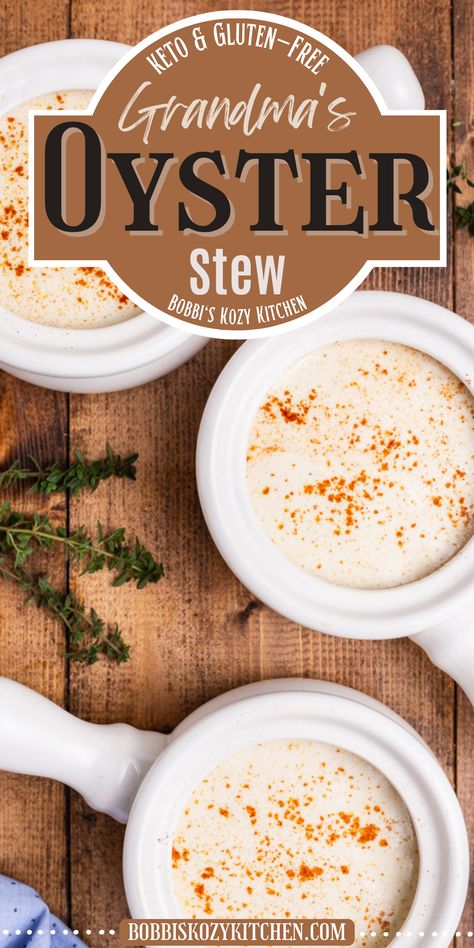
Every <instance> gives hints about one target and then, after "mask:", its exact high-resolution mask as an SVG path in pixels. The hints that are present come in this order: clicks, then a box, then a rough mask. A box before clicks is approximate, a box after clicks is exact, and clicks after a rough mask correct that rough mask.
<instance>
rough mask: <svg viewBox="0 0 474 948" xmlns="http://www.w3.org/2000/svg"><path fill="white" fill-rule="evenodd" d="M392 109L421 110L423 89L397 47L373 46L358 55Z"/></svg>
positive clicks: (423, 98) (423, 103)
mask: <svg viewBox="0 0 474 948" xmlns="http://www.w3.org/2000/svg"><path fill="white" fill-rule="evenodd" d="M355 58H356V60H357V62H358V63H359V65H360V66H362V68H363V69H364V70H365V72H366V73H367V75H368V76H369V77H370V79H372V82H373V83H375V85H376V86H377V89H378V90H379V92H380V94H381V96H382V98H383V99H384V101H385V104H386V106H387V108H389V109H403V110H409V111H412V110H416V111H421V110H422V109H424V107H425V97H424V95H423V89H422V88H421V85H420V83H419V81H418V79H417V77H416V75H415V73H414V71H413V69H412V67H411V66H410V63H409V62H408V59H407V58H406V56H404V55H403V53H402V52H401V51H400V50H399V49H396V47H395V46H372V47H371V48H370V49H366V50H364V52H363V53H359V54H358V55H357V56H356V57H355Z"/></svg>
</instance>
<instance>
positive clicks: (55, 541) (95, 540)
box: [0, 446, 164, 665]
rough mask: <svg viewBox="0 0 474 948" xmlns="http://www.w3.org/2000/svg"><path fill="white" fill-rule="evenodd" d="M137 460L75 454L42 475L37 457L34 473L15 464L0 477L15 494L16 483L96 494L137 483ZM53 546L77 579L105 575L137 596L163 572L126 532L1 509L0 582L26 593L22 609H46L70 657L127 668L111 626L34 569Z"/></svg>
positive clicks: (125, 651)
mask: <svg viewBox="0 0 474 948" xmlns="http://www.w3.org/2000/svg"><path fill="white" fill-rule="evenodd" d="M137 458H138V455H137V454H130V455H128V456H127V457H125V458H122V457H121V456H120V455H119V454H116V453H115V452H114V451H113V450H112V448H110V447H109V446H107V452H106V455H105V457H103V458H99V459H98V460H95V461H89V460H87V459H86V458H85V456H84V455H83V454H82V452H80V451H76V453H75V460H74V462H73V463H72V464H71V465H69V467H64V466H61V465H60V464H59V463H58V462H54V463H52V464H50V465H49V466H47V467H45V468H41V466H40V465H39V464H38V462H37V461H36V460H35V459H34V458H32V459H30V460H31V464H32V467H24V466H22V465H21V463H20V462H19V461H14V462H13V463H12V464H11V465H10V467H9V468H7V469H6V470H4V471H2V472H0V489H3V490H4V491H8V490H14V489H15V488H16V487H17V486H18V485H19V484H20V483H24V482H28V481H30V482H31V483H30V487H29V493H31V494H41V495H46V496H47V495H49V494H54V493H59V492H67V493H69V494H78V493H79V492H80V491H83V490H85V489H89V490H91V491H95V490H96V489H97V487H98V486H99V484H100V483H101V481H105V480H108V479H109V478H110V477H117V478H127V479H129V480H133V481H134V480H135V478H136V468H135V462H136V460H137ZM55 547H56V548H59V549H62V551H63V554H64V556H65V557H66V559H67V560H68V561H69V562H70V563H74V564H75V565H77V566H79V567H80V568H81V574H82V575H83V574H85V573H97V572H99V571H101V570H104V569H106V570H108V571H109V572H110V573H113V574H114V578H113V583H112V585H113V586H123V585H124V584H126V583H133V584H134V585H135V586H136V587H137V589H144V587H145V586H147V585H148V584H149V583H157V582H158V581H159V580H160V579H161V578H162V576H163V575H164V569H163V565H162V564H161V563H160V562H157V561H156V560H155V559H154V557H153V555H152V554H151V553H150V551H149V550H148V549H147V548H146V547H145V546H144V545H143V544H142V542H141V541H140V540H139V539H135V540H133V541H130V540H129V539H128V538H127V535H126V531H125V528H124V527H119V528H118V529H116V530H112V531H110V532H107V531H106V530H105V529H104V528H103V526H102V525H101V524H100V523H98V524H97V528H96V531H95V533H94V535H93V536H92V535H91V533H90V532H89V531H88V530H86V528H85V527H82V526H81V527H79V528H78V529H77V530H75V531H73V532H71V533H70V532H68V530H67V529H66V528H65V527H63V526H61V525H55V524H53V523H52V522H51V520H50V518H49V516H48V515H47V514H43V513H39V512H34V513H32V514H30V513H23V512H20V511H18V510H15V509H14V508H13V507H12V505H11V504H10V502H9V501H4V502H3V503H0V578H1V579H4V580H8V581H10V582H15V583H17V584H18V585H19V586H20V587H21V589H22V590H23V592H25V593H26V597H27V598H26V600H25V602H26V604H28V605H30V604H34V605H36V606H37V607H38V608H40V609H44V610H45V611H46V612H48V613H49V614H50V615H51V616H53V617H54V618H55V619H57V620H58V621H60V622H61V623H62V625H63V626H64V628H65V629H66V631H67V635H68V642H69V649H68V652H67V657H68V658H70V659H72V660H74V661H76V662H81V663H82V664H84V665H93V664H94V663H95V662H96V661H97V660H98V659H99V658H100V656H104V657H106V658H108V659H110V660H111V661H113V662H115V663H116V664H118V665H121V664H122V663H123V662H126V661H128V659H129V657H130V646H129V645H127V643H126V642H125V640H124V638H123V635H122V632H121V630H120V628H119V626H118V625H117V624H116V623H114V624H107V623H106V622H105V621H104V619H102V618H101V617H100V616H99V615H98V613H97V612H96V611H95V609H93V608H88V607H86V605H85V604H84V603H83V602H82V601H81V600H80V599H79V598H78V597H77V596H76V595H75V594H74V593H73V592H71V591H64V592H63V591H61V590H58V589H57V588H56V587H55V586H54V584H53V583H52V582H51V580H50V578H49V576H48V574H47V573H38V574H36V573H35V572H34V571H33V570H32V569H31V565H30V559H31V557H32V556H33V554H35V553H38V552H39V553H41V552H43V553H45V554H47V553H49V552H51V550H53V549H54V548H55Z"/></svg>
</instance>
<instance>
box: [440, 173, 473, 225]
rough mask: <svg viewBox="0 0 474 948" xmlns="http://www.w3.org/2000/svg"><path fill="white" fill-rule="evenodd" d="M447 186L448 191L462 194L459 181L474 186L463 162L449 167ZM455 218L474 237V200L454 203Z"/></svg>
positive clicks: (469, 186) (470, 186)
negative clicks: (461, 203) (465, 202)
mask: <svg viewBox="0 0 474 948" xmlns="http://www.w3.org/2000/svg"><path fill="white" fill-rule="evenodd" d="M446 174H447V178H446V186H447V188H448V191H452V192H453V194H462V193H463V189H462V187H460V185H459V182H461V183H462V184H464V185H467V187H468V188H474V181H472V179H471V178H470V177H469V173H468V171H467V168H466V166H465V165H464V163H463V164H460V165H459V164H454V165H452V166H451V168H448V169H447V172H446ZM454 220H455V222H456V224H457V226H458V227H459V228H460V229H461V230H467V232H468V233H469V235H470V236H471V237H474V201H471V202H470V203H469V204H466V205H464V206H463V205H460V204H455V205H454Z"/></svg>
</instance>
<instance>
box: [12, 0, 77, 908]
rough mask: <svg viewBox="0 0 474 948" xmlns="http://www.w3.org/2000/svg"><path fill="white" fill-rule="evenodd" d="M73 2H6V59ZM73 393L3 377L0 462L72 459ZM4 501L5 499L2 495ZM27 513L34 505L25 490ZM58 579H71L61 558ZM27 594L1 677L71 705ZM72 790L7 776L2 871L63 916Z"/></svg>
mask: <svg viewBox="0 0 474 948" xmlns="http://www.w3.org/2000/svg"><path fill="white" fill-rule="evenodd" d="M68 18H69V11H68V4H67V3H66V2H61V0H59V2H57V0H42V3H41V4H38V3H36V2H35V0H30V2H28V3H22V4H17V3H9V4H1V5H0V55H3V54H5V53H9V52H12V51H13V50H15V49H19V48H21V47H23V46H29V45H31V44H32V43H41V42H45V41H47V40H53V39H61V38H63V37H64V36H66V35H67V29H68ZM67 435H68V415H67V396H64V395H59V394H57V393H53V392H46V391H44V390H40V389H37V388H34V387H33V386H32V385H27V384H25V383H23V382H19V381H18V380H17V379H14V378H13V377H12V376H10V375H6V374H5V373H0V465H1V467H2V468H3V467H4V466H5V465H8V464H9V463H10V462H11V461H12V460H14V458H16V457H20V458H21V459H22V461H23V462H26V460H27V458H28V456H29V455H34V456H35V457H36V458H38V460H39V461H40V462H44V463H47V462H49V461H51V460H52V459H54V458H56V457H57V458H58V459H63V460H65V459H66V457H67ZM1 499H2V500H3V497H2V498H1ZM15 500H16V501H17V502H18V503H19V504H22V505H23V506H22V507H20V509H23V508H26V507H29V508H30V509H32V508H33V505H32V498H28V500H26V498H25V494H24V491H18V494H17V495H16V497H15ZM41 509H42V511H43V512H45V513H46V512H47V511H48V509H49V511H50V512H51V515H54V517H55V520H57V521H58V522H64V521H65V508H64V503H63V501H62V500H60V502H59V503H58V501H57V498H56V499H55V500H54V501H53V502H52V503H51V504H49V505H48V504H47V503H43V504H42V505H41ZM52 575H53V576H54V578H55V580H56V581H57V582H58V583H62V582H63V581H64V579H65V575H66V574H65V567H64V562H63V559H62V556H61V554H59V555H57V556H55V557H54V564H53V570H52ZM24 599H25V594H24V593H22V592H21V591H19V590H17V589H16V588H12V587H10V586H7V585H6V584H4V583H2V585H1V589H0V674H2V675H7V676H9V677H11V678H16V679H17V680H18V681H21V682H23V683H24V684H27V685H29V686H30V687H32V688H36V689H37V690H38V691H40V692H41V693H42V694H45V695H46V696H47V697H48V698H51V699H53V700H54V701H56V702H58V704H61V705H64V703H65V700H66V678H65V662H64V659H63V653H64V648H65V640H64V635H63V632H62V630H61V628H60V627H58V626H57V625H56V624H55V623H54V622H52V621H50V620H48V619H47V618H46V619H45V618H44V616H43V615H42V614H40V613H39V612H38V611H37V610H36V609H35V608H34V607H29V608H28V609H25V608H24V607H23V605H22V603H23V601H24ZM67 796H68V794H67V791H65V789H64V787H62V786H61V785H59V784H53V783H49V782H48V781H45V780H39V779H35V778H28V777H19V776H14V775H11V774H4V773H0V800H1V806H0V872H2V873H4V874H6V875H11V876H13V877H14V878H17V879H21V880H22V881H24V882H27V883H29V884H30V885H32V886H33V887H34V888H36V889H38V890H39V891H40V892H41V893H42V895H43V896H44V898H45V899H47V900H48V902H50V904H51V905H52V906H54V909H55V910H56V911H57V912H60V913H61V914H62V915H63V916H64V917H67V914H68V910H69V866H68V860H69V854H68V849H67V832H66V813H67Z"/></svg>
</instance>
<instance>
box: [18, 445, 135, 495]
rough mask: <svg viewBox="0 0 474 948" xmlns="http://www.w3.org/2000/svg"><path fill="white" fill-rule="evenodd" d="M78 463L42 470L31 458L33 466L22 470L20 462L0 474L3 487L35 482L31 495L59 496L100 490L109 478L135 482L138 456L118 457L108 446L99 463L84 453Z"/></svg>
mask: <svg viewBox="0 0 474 948" xmlns="http://www.w3.org/2000/svg"><path fill="white" fill-rule="evenodd" d="M74 457H75V461H74V463H73V464H71V465H69V467H66V468H64V467H63V466H61V465H60V464H58V462H57V461H55V462H54V463H53V464H50V465H48V467H45V468H41V465H40V464H39V462H38V461H37V460H36V459H35V458H33V457H30V461H31V464H32V467H22V466H21V464H20V462H19V461H18V460H16V461H14V462H13V464H11V465H10V467H9V468H7V469H6V470H5V471H0V488H2V487H3V488H5V489H10V488H12V487H13V486H15V485H16V484H18V483H20V482H24V481H32V483H31V486H30V488H29V491H28V493H29V494H46V495H47V494H56V493H60V492H61V491H66V490H67V491H69V493H70V494H78V493H79V492H80V491H81V490H84V489H85V488H89V490H91V491H95V490H97V488H98V486H99V484H100V483H101V481H106V480H108V479H109V478H110V477H117V478H128V480H131V481H134V480H135V479H136V467H135V461H136V460H137V459H138V454H129V455H128V457H126V458H122V457H121V456H120V454H116V453H115V452H114V451H113V450H112V448H111V447H110V445H107V453H106V455H105V457H103V458H98V459H97V460H96V461H88V460H87V459H86V458H85V457H84V455H83V453H82V451H75V452H74Z"/></svg>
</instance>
